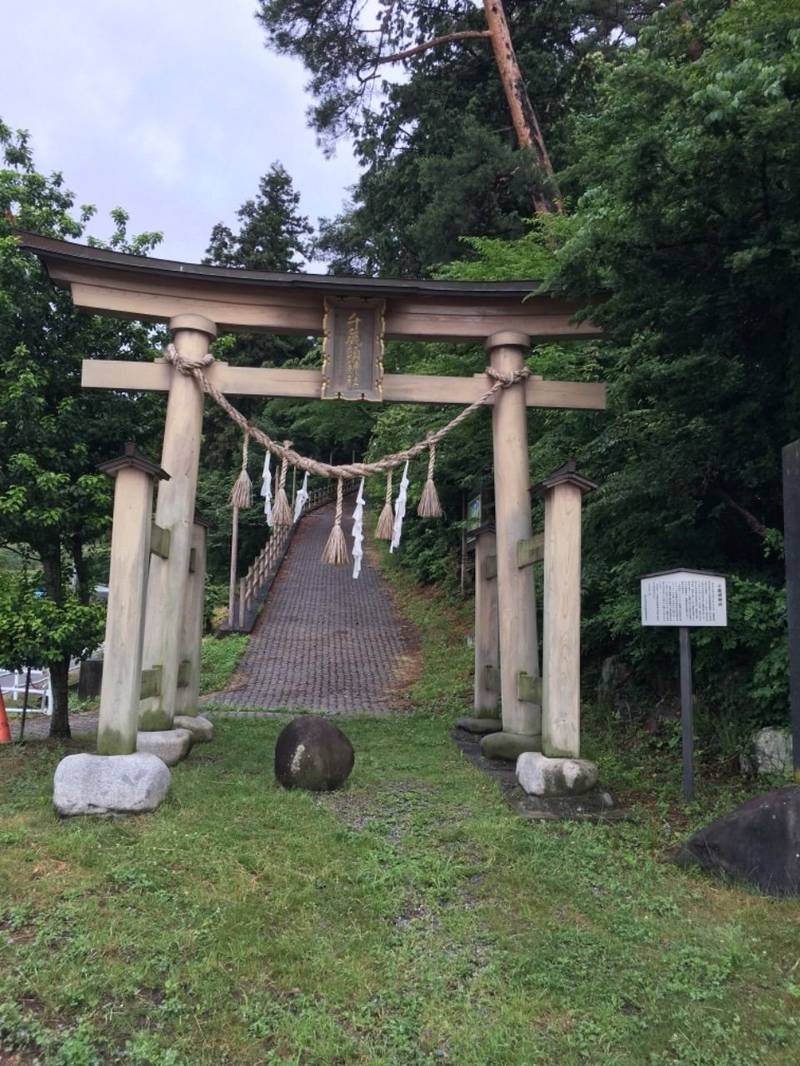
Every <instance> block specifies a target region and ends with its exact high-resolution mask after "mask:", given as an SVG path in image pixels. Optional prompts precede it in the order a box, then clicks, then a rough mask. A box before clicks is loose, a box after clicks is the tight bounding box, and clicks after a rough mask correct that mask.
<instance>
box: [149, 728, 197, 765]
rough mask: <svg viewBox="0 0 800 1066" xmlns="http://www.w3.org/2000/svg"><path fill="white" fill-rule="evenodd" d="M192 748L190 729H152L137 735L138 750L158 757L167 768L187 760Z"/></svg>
mask: <svg viewBox="0 0 800 1066" xmlns="http://www.w3.org/2000/svg"><path fill="white" fill-rule="evenodd" d="M191 746H192V734H191V733H190V732H189V730H188V729H152V730H147V731H145V730H142V732H140V733H137V734H136V750H137V751H140V752H147V753H148V754H150V755H157V756H158V758H159V759H161V761H162V762H164V763H166V764H167V766H174V765H175V763H178V762H180V761H181V759H185V758H186V756H187V755H188V754H189V748H191Z"/></svg>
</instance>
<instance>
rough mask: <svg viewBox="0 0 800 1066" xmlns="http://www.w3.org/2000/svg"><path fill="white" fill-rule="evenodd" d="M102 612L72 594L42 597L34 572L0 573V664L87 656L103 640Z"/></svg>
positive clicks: (27, 664)
mask: <svg viewBox="0 0 800 1066" xmlns="http://www.w3.org/2000/svg"><path fill="white" fill-rule="evenodd" d="M104 624H105V611H104V610H103V608H102V606H101V605H100V604H98V603H89V604H86V603H81V601H80V599H79V598H78V596H77V595H76V594H75V593H74V592H69V593H66V594H65V595H64V596H63V597H62V600H61V602H60V603H56V601H55V600H53V599H51V598H50V597H47V596H42V595H41V593H40V589H39V588H38V587H37V581H36V580H35V576H34V575H30V574H19V573H14V574H8V573H5V574H0V663H2V664H3V668H4V669H6V670H23V669H25V668H26V667H27V668H28V669H30V668H31V667H38V666H40V665H42V664H44V663H53V662H61V661H64V660H66V661H67V662H68V661H69V660H70V658H72V657H74V656H76V657H83V656H86V655H88V654H89V653H90V652H91V650H92V649H93V648H96V647H97V645H98V644H99V643H100V641H101V640H102V639H103V628H104Z"/></svg>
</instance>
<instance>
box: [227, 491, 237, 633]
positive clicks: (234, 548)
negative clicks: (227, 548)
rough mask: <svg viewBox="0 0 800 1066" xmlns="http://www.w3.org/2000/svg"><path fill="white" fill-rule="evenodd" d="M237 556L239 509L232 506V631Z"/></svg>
mask: <svg viewBox="0 0 800 1066" xmlns="http://www.w3.org/2000/svg"><path fill="white" fill-rule="evenodd" d="M238 555H239V508H238V507H237V506H236V504H234V505H233V514H232V516H231V569H230V577H229V579H228V628H229V629H233V628H234V626H235V625H236V619H235V617H234V610H235V606H236V573H237V568H238V565H237V560H238Z"/></svg>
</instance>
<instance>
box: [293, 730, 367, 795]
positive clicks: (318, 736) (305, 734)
mask: <svg viewBox="0 0 800 1066" xmlns="http://www.w3.org/2000/svg"><path fill="white" fill-rule="evenodd" d="M354 762H355V754H354V752H353V745H352V744H351V743H350V741H349V740H348V739H347V737H346V736H345V735H344V733H343V732H342V731H341V729H339V728H337V727H336V726H335V725H334V724H333V722H330V721H328V719H326V718H315V717H314V716H312V715H308V714H302V715H300V716H299V717H297V718H294V719H293V720H292V721H291V722H290V723H289V724H288V725H287V726H286V728H285V729H284V730H282V731H281V734H280V736H279V737H278V740H277V743H276V744H275V776H276V777H277V779H278V781H279V782H280V783H281V784H282V785H283V787H284V788H305V789H308V790H309V791H311V792H330V791H332V790H333V789H335V788H341V786H342V785H343V784H344V783H345V781H346V780H347V778H348V777H349V776H350V771H351V770H352V769H353V763H354Z"/></svg>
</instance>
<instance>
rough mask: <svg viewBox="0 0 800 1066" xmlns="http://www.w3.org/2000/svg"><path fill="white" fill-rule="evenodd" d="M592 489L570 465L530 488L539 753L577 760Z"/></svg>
mask: <svg viewBox="0 0 800 1066" xmlns="http://www.w3.org/2000/svg"><path fill="white" fill-rule="evenodd" d="M596 488H597V485H595V483H594V482H593V481H589V479H588V478H585V477H583V476H582V475H581V474H579V473H578V472H577V468H576V464H575V461H574V460H570V461H569V462H567V463H565V464H564V465H563V466H561V467H559V469H558V470H555V471H554V472H553V473H552V474H551V475H550V477H547V478H545V479H544V481H541V482H540V483H539V484H538V485H535V486H533V491H535V492H537V493H540V494H541V495H543V496H544V627H543V629H544V631H543V640H542V751H543V753H544V754H545V755H547V756H550V757H555V758H578V757H579V756H580V748H581V509H582V500H583V496H584V493H586V492H592V491H594V489H596Z"/></svg>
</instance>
